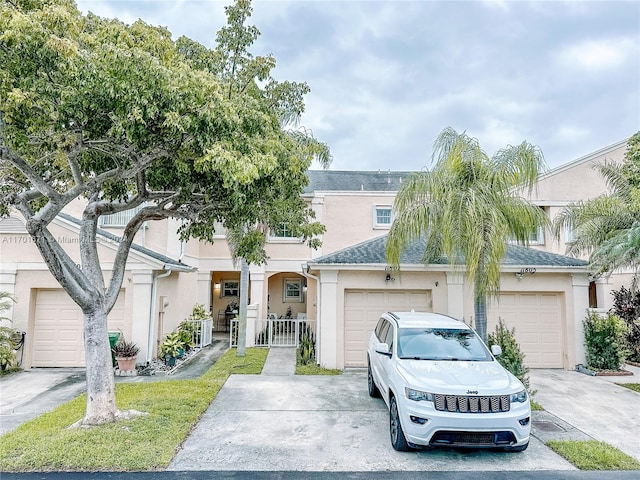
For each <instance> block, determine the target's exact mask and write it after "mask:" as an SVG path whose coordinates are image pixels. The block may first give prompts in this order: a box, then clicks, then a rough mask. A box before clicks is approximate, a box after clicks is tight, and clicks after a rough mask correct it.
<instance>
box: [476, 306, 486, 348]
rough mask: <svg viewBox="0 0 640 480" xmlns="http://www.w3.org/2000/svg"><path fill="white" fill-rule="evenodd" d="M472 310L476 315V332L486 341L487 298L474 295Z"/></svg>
mask: <svg viewBox="0 0 640 480" xmlns="http://www.w3.org/2000/svg"><path fill="white" fill-rule="evenodd" d="M474 312H475V315H476V322H475V324H476V332H478V335H479V336H480V338H481V339H482V341H483V342H485V343H487V298H486V297H485V296H482V295H480V296H479V295H477V294H476V295H475V302H474Z"/></svg>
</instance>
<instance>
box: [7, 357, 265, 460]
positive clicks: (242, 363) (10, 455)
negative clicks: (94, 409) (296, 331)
mask: <svg viewBox="0 0 640 480" xmlns="http://www.w3.org/2000/svg"><path fill="white" fill-rule="evenodd" d="M267 353H268V349H264V348H248V349H247V355H246V356H245V357H236V355H235V349H232V350H229V351H227V352H226V353H225V354H224V355H222V356H221V357H220V358H219V359H218V361H217V362H216V363H215V364H214V365H213V366H212V367H211V368H210V369H209V370H208V371H207V372H206V373H205V374H204V375H203V376H202V377H200V378H199V379H197V380H166V381H158V382H143V383H120V384H117V385H116V398H117V402H118V407H119V408H120V409H123V410H124V409H135V410H140V411H143V412H148V413H149V415H146V416H141V417H137V418H135V419H132V420H128V421H122V422H118V423H117V424H111V425H102V426H98V427H92V428H86V429H85V428H74V429H69V428H68V427H69V426H70V425H72V424H73V423H74V422H76V421H77V420H79V419H81V418H82V416H83V415H84V409H85V402H86V400H85V396H84V395H82V396H80V397H78V398H76V399H74V400H72V401H70V402H68V403H66V404H64V405H61V406H60V407H58V408H56V409H55V410H53V411H52V412H49V413H46V414H44V415H42V416H40V417H38V418H35V419H33V420H31V421H29V422H27V423H25V424H24V425H22V426H20V427H19V428H17V429H16V430H14V431H13V432H9V433H7V434H6V435H3V436H2V437H0V471H4V472H10V471H11V472H24V471H53V470H63V471H64V470H71V471H73V470H79V471H127V470H158V469H165V468H166V467H167V466H168V465H169V462H170V461H171V459H172V458H173V456H174V455H175V452H176V449H177V448H178V447H179V445H180V444H181V443H182V442H183V441H184V439H185V438H186V436H187V435H188V433H189V432H190V431H191V429H192V428H193V426H194V425H195V423H196V422H197V420H198V419H199V418H200V416H201V415H202V413H203V412H204V411H205V409H206V408H207V407H208V406H209V404H210V403H211V401H212V400H213V399H214V398H215V396H216V394H217V393H218V391H219V390H220V388H221V387H222V385H223V384H224V382H225V381H226V380H227V378H228V377H229V375H230V374H232V373H239V374H257V373H260V372H261V371H262V367H263V366H264V362H265V360H266V357H267Z"/></svg>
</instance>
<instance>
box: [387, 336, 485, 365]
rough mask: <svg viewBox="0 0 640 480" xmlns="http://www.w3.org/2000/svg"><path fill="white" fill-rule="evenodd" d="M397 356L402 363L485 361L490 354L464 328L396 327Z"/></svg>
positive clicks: (475, 337) (478, 339)
mask: <svg viewBox="0 0 640 480" xmlns="http://www.w3.org/2000/svg"><path fill="white" fill-rule="evenodd" d="M398 357H399V358H401V359H405V360H409V359H410V360H446V361H461V362H488V361H491V360H492V357H491V354H490V353H489V351H488V350H487V348H486V347H485V346H484V344H483V343H482V341H480V338H479V337H478V336H477V335H476V334H475V333H474V332H473V331H472V330H467V329H453V328H400V329H399V330H398Z"/></svg>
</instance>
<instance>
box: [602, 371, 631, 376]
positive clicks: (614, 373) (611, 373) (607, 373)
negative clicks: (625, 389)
mask: <svg viewBox="0 0 640 480" xmlns="http://www.w3.org/2000/svg"><path fill="white" fill-rule="evenodd" d="M626 375H633V372H629V371H628V370H596V377H623V376H626Z"/></svg>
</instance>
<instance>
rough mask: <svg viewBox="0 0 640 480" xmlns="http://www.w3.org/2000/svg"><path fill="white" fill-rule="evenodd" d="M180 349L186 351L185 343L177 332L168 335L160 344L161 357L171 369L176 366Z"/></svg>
mask: <svg viewBox="0 0 640 480" xmlns="http://www.w3.org/2000/svg"><path fill="white" fill-rule="evenodd" d="M180 349H184V343H183V342H182V340H181V339H180V334H179V333H177V332H174V333H168V334H167V335H165V337H164V340H163V341H162V343H161V344H160V356H161V358H164V362H165V363H166V364H167V365H169V366H170V367H172V366H174V365H175V364H176V358H178V355H179V354H180Z"/></svg>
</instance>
